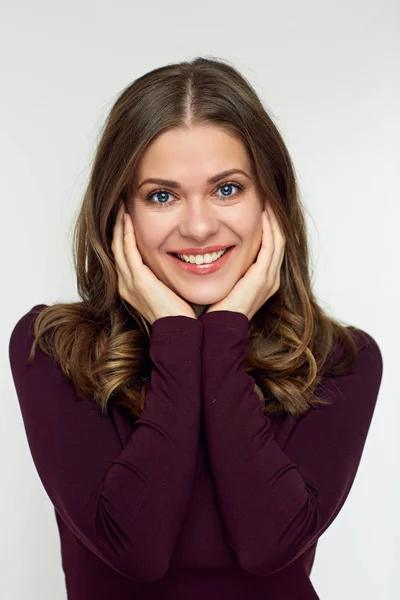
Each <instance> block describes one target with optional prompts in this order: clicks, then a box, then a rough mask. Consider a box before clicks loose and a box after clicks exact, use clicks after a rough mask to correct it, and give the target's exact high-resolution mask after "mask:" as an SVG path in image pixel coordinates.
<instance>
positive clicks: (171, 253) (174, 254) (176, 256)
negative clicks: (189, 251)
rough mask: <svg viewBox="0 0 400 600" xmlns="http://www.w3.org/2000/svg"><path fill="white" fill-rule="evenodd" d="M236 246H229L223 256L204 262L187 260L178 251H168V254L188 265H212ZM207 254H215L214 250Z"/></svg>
mask: <svg viewBox="0 0 400 600" xmlns="http://www.w3.org/2000/svg"><path fill="white" fill-rule="evenodd" d="M234 247H235V246H228V247H227V248H225V250H224V252H223V253H222V254H221V256H219V257H218V258H217V259H215V260H212V261H210V262H202V263H196V261H195V262H191V261H190V260H185V259H184V258H181V257H180V256H179V254H177V253H176V252H167V254H170V255H171V256H175V258H177V259H178V260H180V261H181V262H183V263H185V264H187V265H196V264H199V265H212V264H213V263H215V262H217V261H219V260H220V259H221V258H222V257H223V256H225V254H226V253H227V252H228V250H231V249H232V248H234ZM206 254H214V252H209V253H206ZM206 254H204V255H202V256H206ZM187 256H189V255H187Z"/></svg>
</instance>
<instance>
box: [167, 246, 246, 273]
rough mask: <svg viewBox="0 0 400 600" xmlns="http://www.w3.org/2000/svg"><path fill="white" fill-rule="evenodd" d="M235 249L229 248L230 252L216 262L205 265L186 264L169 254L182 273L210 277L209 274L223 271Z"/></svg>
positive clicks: (233, 247)
mask: <svg viewBox="0 0 400 600" xmlns="http://www.w3.org/2000/svg"><path fill="white" fill-rule="evenodd" d="M235 248H236V246H231V247H230V248H229V250H227V251H226V252H225V254H223V256H221V258H218V259H217V260H216V261H214V262H212V263H208V264H203V265H196V264H195V263H187V262H184V261H183V260H180V258H178V257H177V256H175V255H174V254H171V253H170V252H168V254H169V256H170V257H171V258H172V260H173V261H174V262H175V264H176V265H177V266H178V267H179V268H180V269H181V270H182V271H186V273H190V274H192V275H208V274H209V273H214V272H215V271H219V270H220V269H222V267H223V266H224V265H225V264H226V263H227V261H228V260H229V258H230V256H231V254H232V253H233V251H234V249H235Z"/></svg>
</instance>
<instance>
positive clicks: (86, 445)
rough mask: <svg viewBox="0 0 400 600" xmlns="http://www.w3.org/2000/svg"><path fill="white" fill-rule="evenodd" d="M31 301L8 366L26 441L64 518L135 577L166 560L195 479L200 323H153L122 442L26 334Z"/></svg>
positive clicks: (147, 576) (149, 576) (156, 571)
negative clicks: (134, 413) (136, 414)
mask: <svg viewBox="0 0 400 600" xmlns="http://www.w3.org/2000/svg"><path fill="white" fill-rule="evenodd" d="M41 306H43V305H37V306H35V307H33V308H32V309H31V310H30V311H29V312H28V313H27V314H26V315H24V316H23V317H22V318H21V319H20V320H19V321H18V323H17V324H16V325H15V327H14V329H13V332H12V334H11V338H10V343H9V357H10V364H11V370H12V375H13V378H14V383H15V387H16V391H17V395H18V400H19V403H20V407H21V412H22V418H23V423H24V426H25V431H26V435H27V440H28V444H29V447H30V451H31V454H32V457H33V460H34V463H35V466H36V469H37V472H38V474H39V477H40V479H41V481H42V484H43V486H44V488H45V490H46V492H47V494H48V496H49V498H50V500H51V501H52V503H53V505H54V507H55V509H56V510H57V512H58V513H59V514H60V516H61V518H62V519H63V520H64V521H65V523H66V524H67V525H68V526H69V527H70V529H71V530H72V531H73V532H74V533H75V534H76V536H77V537H78V538H79V539H80V540H81V541H82V542H83V543H84V544H85V545H86V546H87V547H88V548H90V550H91V551H92V552H93V553H94V554H96V555H97V556H98V557H99V558H101V559H102V560H103V561H104V562H106V563H107V564H108V565H109V566H111V567H112V568H114V569H115V570H116V571H118V572H119V573H121V574H122V575H124V576H125V577H128V578H130V579H132V580H133V581H153V580H156V579H160V578H161V577H162V576H163V575H164V574H165V572H166V571H167V569H168V566H169V561H170V557H171V553H172V551H173V547H174V543H175V540H176V537H177V535H178V534H179V531H180V528H181V525H182V521H183V519H184V516H185V514H186V509H187V505H188V501H189V497H190V492H191V489H192V484H193V478H194V471H195V461H196V454H197V450H198V445H199V426H200V410H201V398H200V388H201V343H202V335H203V326H202V324H201V323H200V321H198V320H196V319H191V318H187V317H184V316H173V317H164V318H162V319H158V320H156V321H155V322H154V323H153V327H152V336H151V341H150V356H151V359H152V363H153V368H152V373H151V380H150V386H149V389H148V393H147V396H146V401H145V406H144V409H143V411H142V413H141V416H140V418H139V419H138V420H137V421H136V422H135V423H134V425H133V427H134V429H133V432H132V435H131V437H130V439H129V441H128V443H127V444H126V446H125V447H124V448H123V449H122V451H121V444H120V441H119V438H118V435H117V432H116V430H115V428H114V426H113V424H112V421H111V419H109V418H108V417H106V416H103V415H102V414H101V412H100V409H99V408H98V406H97V404H96V403H95V402H94V401H93V400H92V399H85V400H82V399H80V398H78V397H77V395H76V393H75V390H74V388H73V385H72V383H71V381H70V380H68V379H65V378H64V377H63V375H62V372H61V368H60V366H59V364H58V363H57V362H56V361H54V360H53V359H52V358H51V357H49V356H48V355H46V354H45V353H43V352H42V351H41V349H40V347H39V346H37V348H36V354H35V358H34V361H33V363H32V364H31V365H29V364H28V363H27V357H28V355H29V351H30V348H31V344H32V342H33V333H32V324H33V318H34V317H35V315H36V314H37V312H38V307H39V309H40V307H41Z"/></svg>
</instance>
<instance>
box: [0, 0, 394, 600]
mask: <svg viewBox="0 0 400 600" xmlns="http://www.w3.org/2000/svg"><path fill="white" fill-rule="evenodd" d="M196 4H197V6H196ZM0 11H1V14H0V23H1V24H0V61H1V65H0V66H1V70H0V72H1V79H0V85H1V90H0V91H1V93H0V102H1V110H0V119H1V130H0V131H1V136H0V157H1V170H0V172H1V224H2V227H1V242H0V243H1V254H0V257H1V258H0V260H1V280H2V294H1V303H2V307H1V308H2V310H1V312H0V314H1V323H0V334H1V342H2V343H1V348H0V351H1V360H0V365H1V373H0V385H1V400H2V417H1V419H0V428H1V429H0V457H1V458H0V460H1V482H2V485H1V494H0V514H1V535H0V552H1V555H0V597H1V598H2V599H4V600H25V599H27V598H29V600H39V599H40V600H65V599H66V592H65V584H64V575H63V572H62V569H61V558H60V547H59V538H58V531H57V528H56V521H55V517H54V513H53V507H52V505H51V503H50V500H49V499H48V497H47V496H46V493H45V491H44V488H43V487H42V484H41V482H40V480H39V477H38V475H37V473H36V470H35V467H34V465H33V461H32V459H31V455H30V452H29V448H28V445H27V441H26V437H25V432H24V428H23V423H22V419H21V414H20V410H19V406H18V401H17V397H16V393H15V389H14V386H13V382H12V378H11V372H10V369H9V363H8V341H9V336H10V334H11V330H12V328H13V326H14V324H15V323H16V321H17V320H18V319H19V318H20V317H21V316H22V314H24V313H25V312H27V311H28V310H29V309H30V308H32V306H34V305H35V304H40V303H46V304H51V303H54V302H57V301H62V302H65V301H74V300H77V299H78V296H77V293H76V284H75V275H74V272H73V267H72V254H71V242H72V226H73V222H74V218H75V211H77V210H78V208H79V204H80V202H81V200H82V196H83V191H84V188H85V185H86V183H87V178H88V173H89V166H90V161H91V160H92V157H93V152H94V149H95V146H96V143H97V140H98V132H99V128H100V126H101V125H102V123H103V121H104V119H105V117H106V115H107V113H108V111H109V110H110V109H111V106H112V104H113V103H114V101H115V100H116V98H117V96H118V94H119V93H120V92H121V91H122V89H123V88H124V87H125V86H126V85H127V84H128V83H130V82H132V81H133V80H134V79H136V78H137V77H139V76H140V75H142V74H143V73H145V72H147V71H150V70H152V69H154V68H156V67H159V66H161V65H164V64H167V63H171V62H178V61H181V60H186V59H192V58H194V57H195V56H198V55H200V56H207V55H209V56H210V57H212V56H214V57H218V58H222V59H227V60H229V61H232V63H233V64H234V65H235V66H236V67H237V68H238V69H239V70H240V71H241V72H242V73H243V74H244V75H245V76H246V77H247V78H248V79H249V80H250V81H251V83H252V85H253V86H254V87H255V89H256V91H257V93H258V94H259V95H260V97H261V99H262V101H263V103H264V106H265V108H266V109H267V110H268V111H269V112H270V115H271V116H272V118H273V119H274V121H275V123H276V125H277V126H278V128H279V130H280V131H281V133H282V134H283V137H284V139H285V141H286V143H287V146H288V148H289V152H290V153H291V156H292V157H293V160H294V163H295V166H296V171H297V174H298V177H299V184H300V192H301V196H302V199H303V201H304V203H305V205H306V207H307V221H308V225H309V230H310V238H311V239H310V243H311V249H312V256H313V261H314V265H315V268H316V273H315V287H316V292H317V295H318V298H319V301H320V302H321V304H322V305H323V306H324V307H325V308H327V309H328V310H329V311H330V312H331V314H332V315H333V316H335V317H338V318H340V319H343V320H345V321H346V322H348V323H350V324H353V325H355V326H356V327H360V328H362V329H364V330H366V331H367V332H369V333H370V334H371V335H373V337H375V339H376V340H377V342H378V344H379V345H380V348H381V351H382V354H383V360H384V375H383V381H382V385H381V390H380V394H379V399H378V404H377V407H376V411H375V415H374V418H373V422H372V425H371V429H370V433H369V436H368V439H367V442H366V446H365V450H364V454H363V457H362V461H361V464H360V467H359V471H358V474H357V477H356V479H355V482H354V485H353V488H352V490H351V492H350V495H349V497H348V499H347V501H346V503H345V505H344V507H343V508H342V510H341V512H340V514H339V515H338V517H337V518H336V520H335V521H334V522H333V524H332V525H331V526H330V528H329V529H328V530H327V532H326V533H325V534H323V536H322V537H321V538H320V541H319V544H318V548H317V556H316V561H315V563H314V568H313V571H312V576H311V580H312V582H313V584H314V586H315V588H316V590H317V593H318V594H319V595H320V597H321V600H337V599H338V598H340V599H341V600H354V599H355V598H357V599H358V598H362V599H363V600H395V598H399V597H400V584H399V579H398V577H397V576H396V575H397V574H396V570H397V571H398V568H397V564H398V562H399V559H400V543H399V539H400V535H399V533H400V531H399V530H400V527H399V522H400V519H399V510H398V506H400V493H399V476H400V470H399V466H398V459H399V443H398V440H397V436H396V433H397V428H398V423H399V416H400V411H399V400H400V397H399V393H398V379H397V377H398V359H399V351H398V343H397V340H398V336H399V327H398V322H399V314H398V310H399V308H398V307H399V304H400V302H399V301H400V297H399V265H398V262H399V258H400V253H399V224H400V210H399V194H398V189H399V179H398V172H397V173H396V166H397V167H398V166H399V164H400V155H399V134H400V127H399V99H400V98H399V96H400V94H399V56H400V53H399V50H400V44H399V37H400V36H399V33H400V8H399V3H398V2H396V1H395V0H392V1H389V0H379V1H378V0H374V1H372V0H339V1H335V2H334V1H332V0H331V1H329V2H324V1H317V0H314V1H313V0H303V1H302V2H296V1H295V0H291V1H290V0H284V1H282V0H280V2H271V1H266V0H264V1H261V0H260V1H258V2H256V1H246V2H243V3H242V2H236V3H235V2H232V1H231V2H227V1H217V0H213V2H208V1H206V0H203V1H202V2H201V3H200V2H199V3H192V2H188V1H186V2H180V1H176V0H169V1H166V2H161V1H158V2H154V1H153V2H151V3H150V2H149V3H146V2H136V3H135V2H133V1H130V2H128V1H113V2H105V1H96V2H94V1H82V0H81V1H79V2H78V1H77V0H69V1H68V2H50V1H44V0H36V1H35V2H31V1H29V0H24V1H21V0H12V1H7V2H6V1H5V0H2V2H1V5H0ZM395 175H397V177H395ZM88 600H89V599H88ZM288 600H290V599H288Z"/></svg>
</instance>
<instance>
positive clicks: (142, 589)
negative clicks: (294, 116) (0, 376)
mask: <svg viewBox="0 0 400 600" xmlns="http://www.w3.org/2000/svg"><path fill="white" fill-rule="evenodd" d="M178 255H180V256H178ZM74 258H75V266H76V271H77V280H78V292H79V295H80V297H81V300H80V301H79V302H74V303H68V304H55V305H52V306H47V305H44V304H39V305H36V306H34V307H33V308H32V309H31V310H30V311H29V312H28V313H26V314H25V315H24V316H23V317H21V319H20V320H19V321H18V323H17V324H16V325H15V327H14V330H13V332H12V335H11V339H10V362H11V368H12V373H13V377H14V382H15V386H16V390H17V394H18V399H19V403H20V407H21V411H22V416H23V421H24V426H25V430H26V434H27V439H28V443H29V446H30V450H31V453H32V457H33V460H34V463H35V465H36V468H37V471H38V474H39V476H40V478H41V481H42V483H43V485H44V488H45V490H46V492H47V494H48V496H49V498H50V500H51V502H52V503H53V505H54V508H55V516H56V519H57V524H58V527H59V532H60V538H61V552H62V565H63V569H64V572H65V577H66V587H67V591H68V598H69V599H70V600H89V599H91V598H93V599H94V598H95V599H96V600H102V599H107V600H108V599H109V598H113V599H118V600H132V599H133V598H140V600H145V599H146V598H158V599H161V598H174V599H178V598H184V599H187V598H190V599H191V600H195V599H197V598H204V595H205V594H207V597H208V598H210V599H214V598H218V599H219V598H223V597H225V596H228V595H229V597H230V598H231V599H236V598H237V599H239V598H240V599H242V598H252V599H256V598H269V599H274V600H278V599H285V600H288V599H289V598H290V599H292V598H293V599H294V598H302V600H308V599H316V598H318V596H317V593H316V591H315V590H314V587H313V585H312V584H311V582H310V579H309V575H310V572H311V568H312V565H313V561H314V556H315V550H316V544H317V542H318V539H319V538H320V536H321V535H322V534H323V533H324V531H326V529H327V528H328V527H329V525H330V524H331V523H332V522H333V520H334V519H335V517H336V516H337V514H338V513H339V511H340V509H341V508H342V506H343V504H344V502H345V500H346V498H347V496H348V494H349V491H350V489H351V486H352V484H353V481H354V478H355V475H356V473H357V469H358V466H359V463H360V460H361V456H362V452H363V448H364V445H365V441H366V437H367V434H368V430H369V427H370V423H371V420H372V417H373V413H374V409H375V405H376V400H377V396H378V392H379V388H380V383H381V378H382V369H383V364H382V355H381V352H380V349H379V346H378V345H377V343H376V341H375V340H374V338H373V337H372V336H371V335H369V334H368V333H366V332H365V331H363V330H361V329H357V328H356V327H353V326H350V325H345V324H344V323H343V322H339V321H338V320H335V319H333V318H332V317H330V316H329V315H327V314H326V313H325V312H324V310H323V309H322V308H321V307H320V306H319V305H318V303H317V301H316V298H315V296H314V294H313V291H312V286H311V280H310V273H309V270H310V267H309V255H308V245H307V233H306V226H305V219H304V211H303V208H302V206H301V203H300V199H299V193H298V189H297V184H296V179H295V173H294V167H293V165H292V162H291V159H290V156H289V154H288V151H287V149H286V147H285V144H284V142H283V140H282V137H281V135H280V134H279V132H278V130H277V128H276V127H275V125H274V124H273V122H272V120H271V119H270V117H269V116H268V115H267V113H266V111H265V109H264V108H263V107H262V105H261V102H260V100H259V99H258V98H257V96H256V94H255V92H254V90H253V89H252V88H251V86H250V84H249V83H248V82H247V81H246V80H245V79H244V78H243V77H242V76H241V75H240V74H239V73H238V72H237V71H236V70H235V69H234V68H233V67H232V66H231V65H229V64H227V63H226V62H225V63H224V62H223V61H218V60H208V59H204V58H197V59H195V60H194V61H192V62H183V63H180V64H174V65H168V66H165V67H162V68H159V69H156V70H154V71H152V72H150V73H147V74H146V75H144V76H142V77H140V78H139V79H138V80H136V81H135V82H133V83H132V84H131V85H129V86H128V87H127V88H126V89H125V90H124V91H123V92H122V94H121V95H120V97H119V98H118V99H117V101H116V103H115V105H114V107H113V108H112V110H111V112H110V115H109V117H108V119H107V122H106V125H105V128H104V131H103V133H102V138H101V140H100V143H99V146H98V149H97V153H96V157H95V160H94V164H93V169H92V173H91V177H90V181H89V184H88V188H87V191H86V194H85V197H84V200H83V204H82V208H81V212H80V215H79V218H78V221H77V225H76V230H75V251H74ZM37 344H38V345H39V351H38V352H37V353H36V354H35V348H36V345H37ZM28 355H29V360H28ZM33 359H34V360H33Z"/></svg>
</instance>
